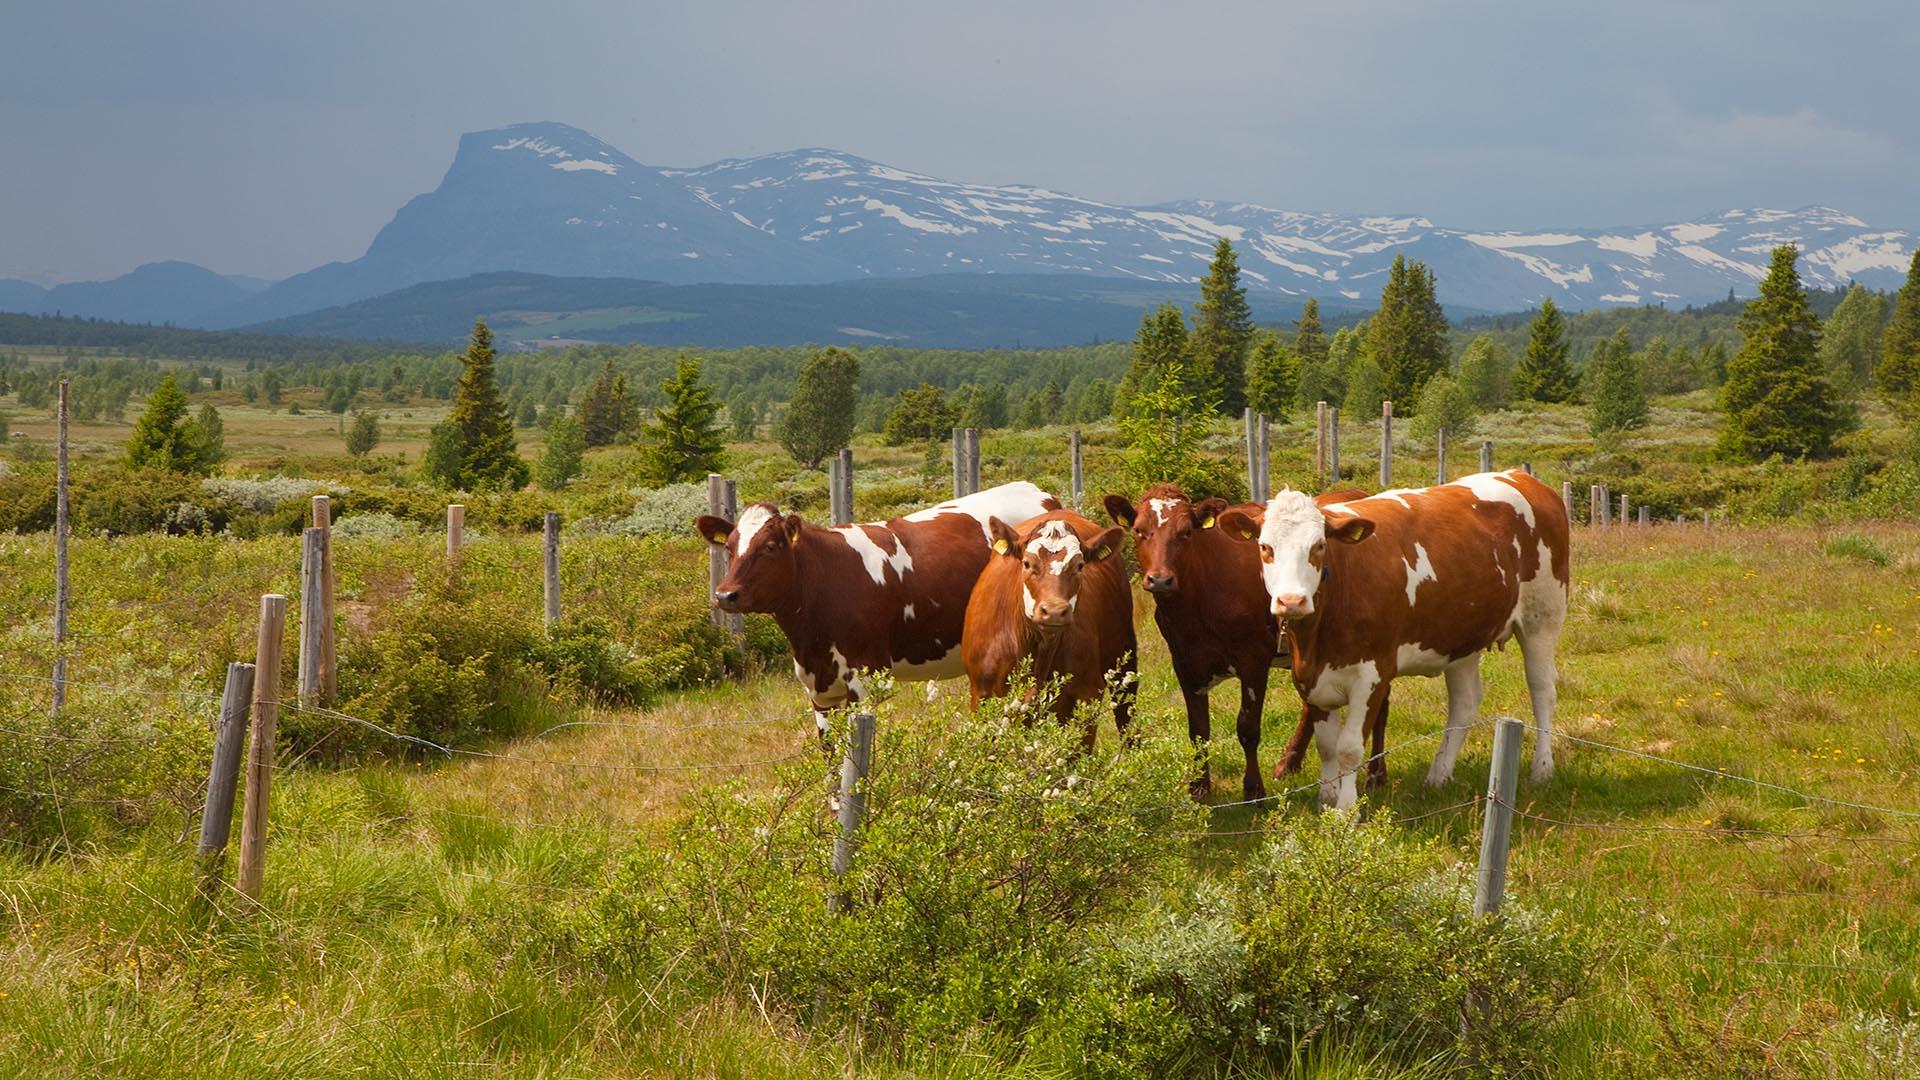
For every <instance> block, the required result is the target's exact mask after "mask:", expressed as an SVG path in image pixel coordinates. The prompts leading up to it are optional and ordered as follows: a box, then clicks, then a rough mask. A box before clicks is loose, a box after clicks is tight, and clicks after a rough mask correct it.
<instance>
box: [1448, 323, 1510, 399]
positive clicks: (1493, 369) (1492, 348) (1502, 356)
mask: <svg viewBox="0 0 1920 1080" xmlns="http://www.w3.org/2000/svg"><path fill="white" fill-rule="evenodd" d="M1458 381H1459V384H1460V390H1461V392H1462V393H1464V394H1466V396H1467V400H1469V401H1471V402H1472V403H1473V404H1474V405H1475V406H1477V407H1479V408H1482V409H1500V408H1505V407H1506V404H1507V402H1508V401H1509V400H1510V399H1511V398H1512V396H1513V354H1512V353H1511V352H1508V351H1507V347H1506V346H1504V345H1502V344H1500V343H1499V342H1498V341H1496V340H1494V339H1493V338H1492V337H1491V336H1490V335H1487V334H1481V335H1479V336H1478V337H1475V338H1474V339H1473V340H1472V341H1470V342H1468V343H1467V349H1466V351H1465V352H1463V353H1461V354H1460V378H1459V380H1458Z"/></svg>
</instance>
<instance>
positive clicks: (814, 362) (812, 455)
mask: <svg viewBox="0 0 1920 1080" xmlns="http://www.w3.org/2000/svg"><path fill="white" fill-rule="evenodd" d="M859 381H860V359H859V358H858V357H856V356H855V355H854V354H853V353H852V352H850V351H848V350H846V349H842V348H840V347H838V346H832V347H829V348H825V349H821V350H820V351H819V352H816V353H814V354H813V355H812V356H810V357H808V358H807V362H806V363H805V364H804V365H802V366H801V368H800V378H799V381H798V382H796V383H795V384H794V389H793V400H792V401H790V402H788V403H787V411H786V412H785V413H784V414H783V415H782V416H781V417H780V421H779V423H778V424H776V425H775V436H776V437H777V438H778V439H779V440H780V445H781V446H782V447H783V448H784V449H785V450H786V451H787V453H789V454H791V455H793V460H795V461H797V462H799V463H800V464H802V465H804V466H806V467H807V468H809V469H817V468H819V467H820V462H821V461H822V460H824V459H825V458H826V456H827V455H828V454H831V453H834V452H835V451H837V450H839V449H840V448H841V447H843V446H845V445H847V441H848V440H849V439H850V438H852V436H853V424H854V419H855V416H856V407H857V406H858V405H859V401H860V397H859V389H858V383H859Z"/></svg>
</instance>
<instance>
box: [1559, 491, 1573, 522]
mask: <svg viewBox="0 0 1920 1080" xmlns="http://www.w3.org/2000/svg"><path fill="white" fill-rule="evenodd" d="M1560 501H1561V502H1562V503H1563V504H1565V505H1566V508H1567V524H1569V525H1571V524H1573V481H1571V480H1562V481H1560Z"/></svg>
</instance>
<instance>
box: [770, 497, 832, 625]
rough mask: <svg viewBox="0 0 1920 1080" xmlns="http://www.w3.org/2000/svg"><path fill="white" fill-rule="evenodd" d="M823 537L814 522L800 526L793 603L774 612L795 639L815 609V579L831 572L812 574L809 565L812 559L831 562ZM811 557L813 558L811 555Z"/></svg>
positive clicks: (822, 533)
mask: <svg viewBox="0 0 1920 1080" xmlns="http://www.w3.org/2000/svg"><path fill="white" fill-rule="evenodd" d="M823 539H824V532H823V530H820V529H816V528H814V527H812V526H810V525H802V526H801V527H800V539H799V540H798V541H796V545H797V547H796V550H795V551H794V560H793V565H794V575H793V607H792V608H791V609H790V610H787V611H776V612H774V613H773V621H774V622H776V623H779V624H780V629H781V630H782V631H783V632H785V633H786V635H787V639H788V640H789V641H791V640H793V632H794V631H795V630H797V629H799V628H801V627H802V626H804V625H805V624H806V621H807V618H808V613H809V612H811V611H813V610H814V607H815V605H814V604H813V603H811V602H810V601H811V600H812V596H811V594H812V592H813V579H814V578H826V577H829V576H830V575H827V574H809V573H807V572H806V569H805V568H806V566H807V564H808V562H809V561H813V562H814V563H815V565H821V566H824V565H825V563H826V562H827V560H828V550H827V549H828V545H827V544H824V543H822V542H821V541H822V540H823ZM808 557H811V558H810V559H809V558H808Z"/></svg>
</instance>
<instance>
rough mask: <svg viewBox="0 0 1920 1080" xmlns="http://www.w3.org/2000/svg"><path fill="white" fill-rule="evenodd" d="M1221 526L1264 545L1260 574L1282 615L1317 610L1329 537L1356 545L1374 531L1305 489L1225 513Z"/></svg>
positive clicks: (1241, 538) (1276, 611) (1287, 616)
mask: <svg viewBox="0 0 1920 1080" xmlns="http://www.w3.org/2000/svg"><path fill="white" fill-rule="evenodd" d="M1219 527H1220V528H1222V529H1224V530H1226V533H1227V535H1228V536H1229V537H1232V538H1233V539H1235V540H1239V541H1242V542H1244V543H1249V544H1251V543H1256V542H1257V543H1258V544H1259V545H1260V577H1261V580H1262V581H1263V582H1264V583H1265V585H1266V587H1267V596H1268V597H1269V598H1271V600H1272V601H1273V609H1272V610H1273V613H1274V615H1276V616H1278V617H1279V618H1282V619H1302V618H1305V617H1307V616H1308V615H1311V614H1313V612H1314V598H1315V596H1316V595H1318V593H1319V592H1320V582H1321V579H1322V578H1323V577H1324V576H1325V571H1326V566H1327V553H1328V547H1327V544H1328V541H1333V542H1336V543H1344V544H1357V543H1359V542H1360V541H1362V540H1365V539H1366V538H1367V537H1369V536H1371V535H1373V528H1374V525H1373V522H1372V521H1369V520H1368V519H1366V518H1363V517H1360V516H1358V515H1356V514H1351V513H1347V512H1345V511H1337V512H1335V513H1333V514H1328V513H1327V512H1326V511H1324V510H1322V509H1320V506H1319V504H1318V503H1316V502H1314V501H1313V499H1312V498H1311V497H1309V496H1308V495H1306V494H1305V493H1303V492H1298V491H1286V490H1283V491H1281V492H1280V494H1278V495H1275V496H1274V497H1273V499H1272V501H1270V502H1268V503H1267V505H1266V506H1265V508H1263V509H1259V510H1247V509H1241V508H1238V507H1236V508H1234V509H1231V510H1226V511H1222V512H1221V514H1220V523H1219Z"/></svg>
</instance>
